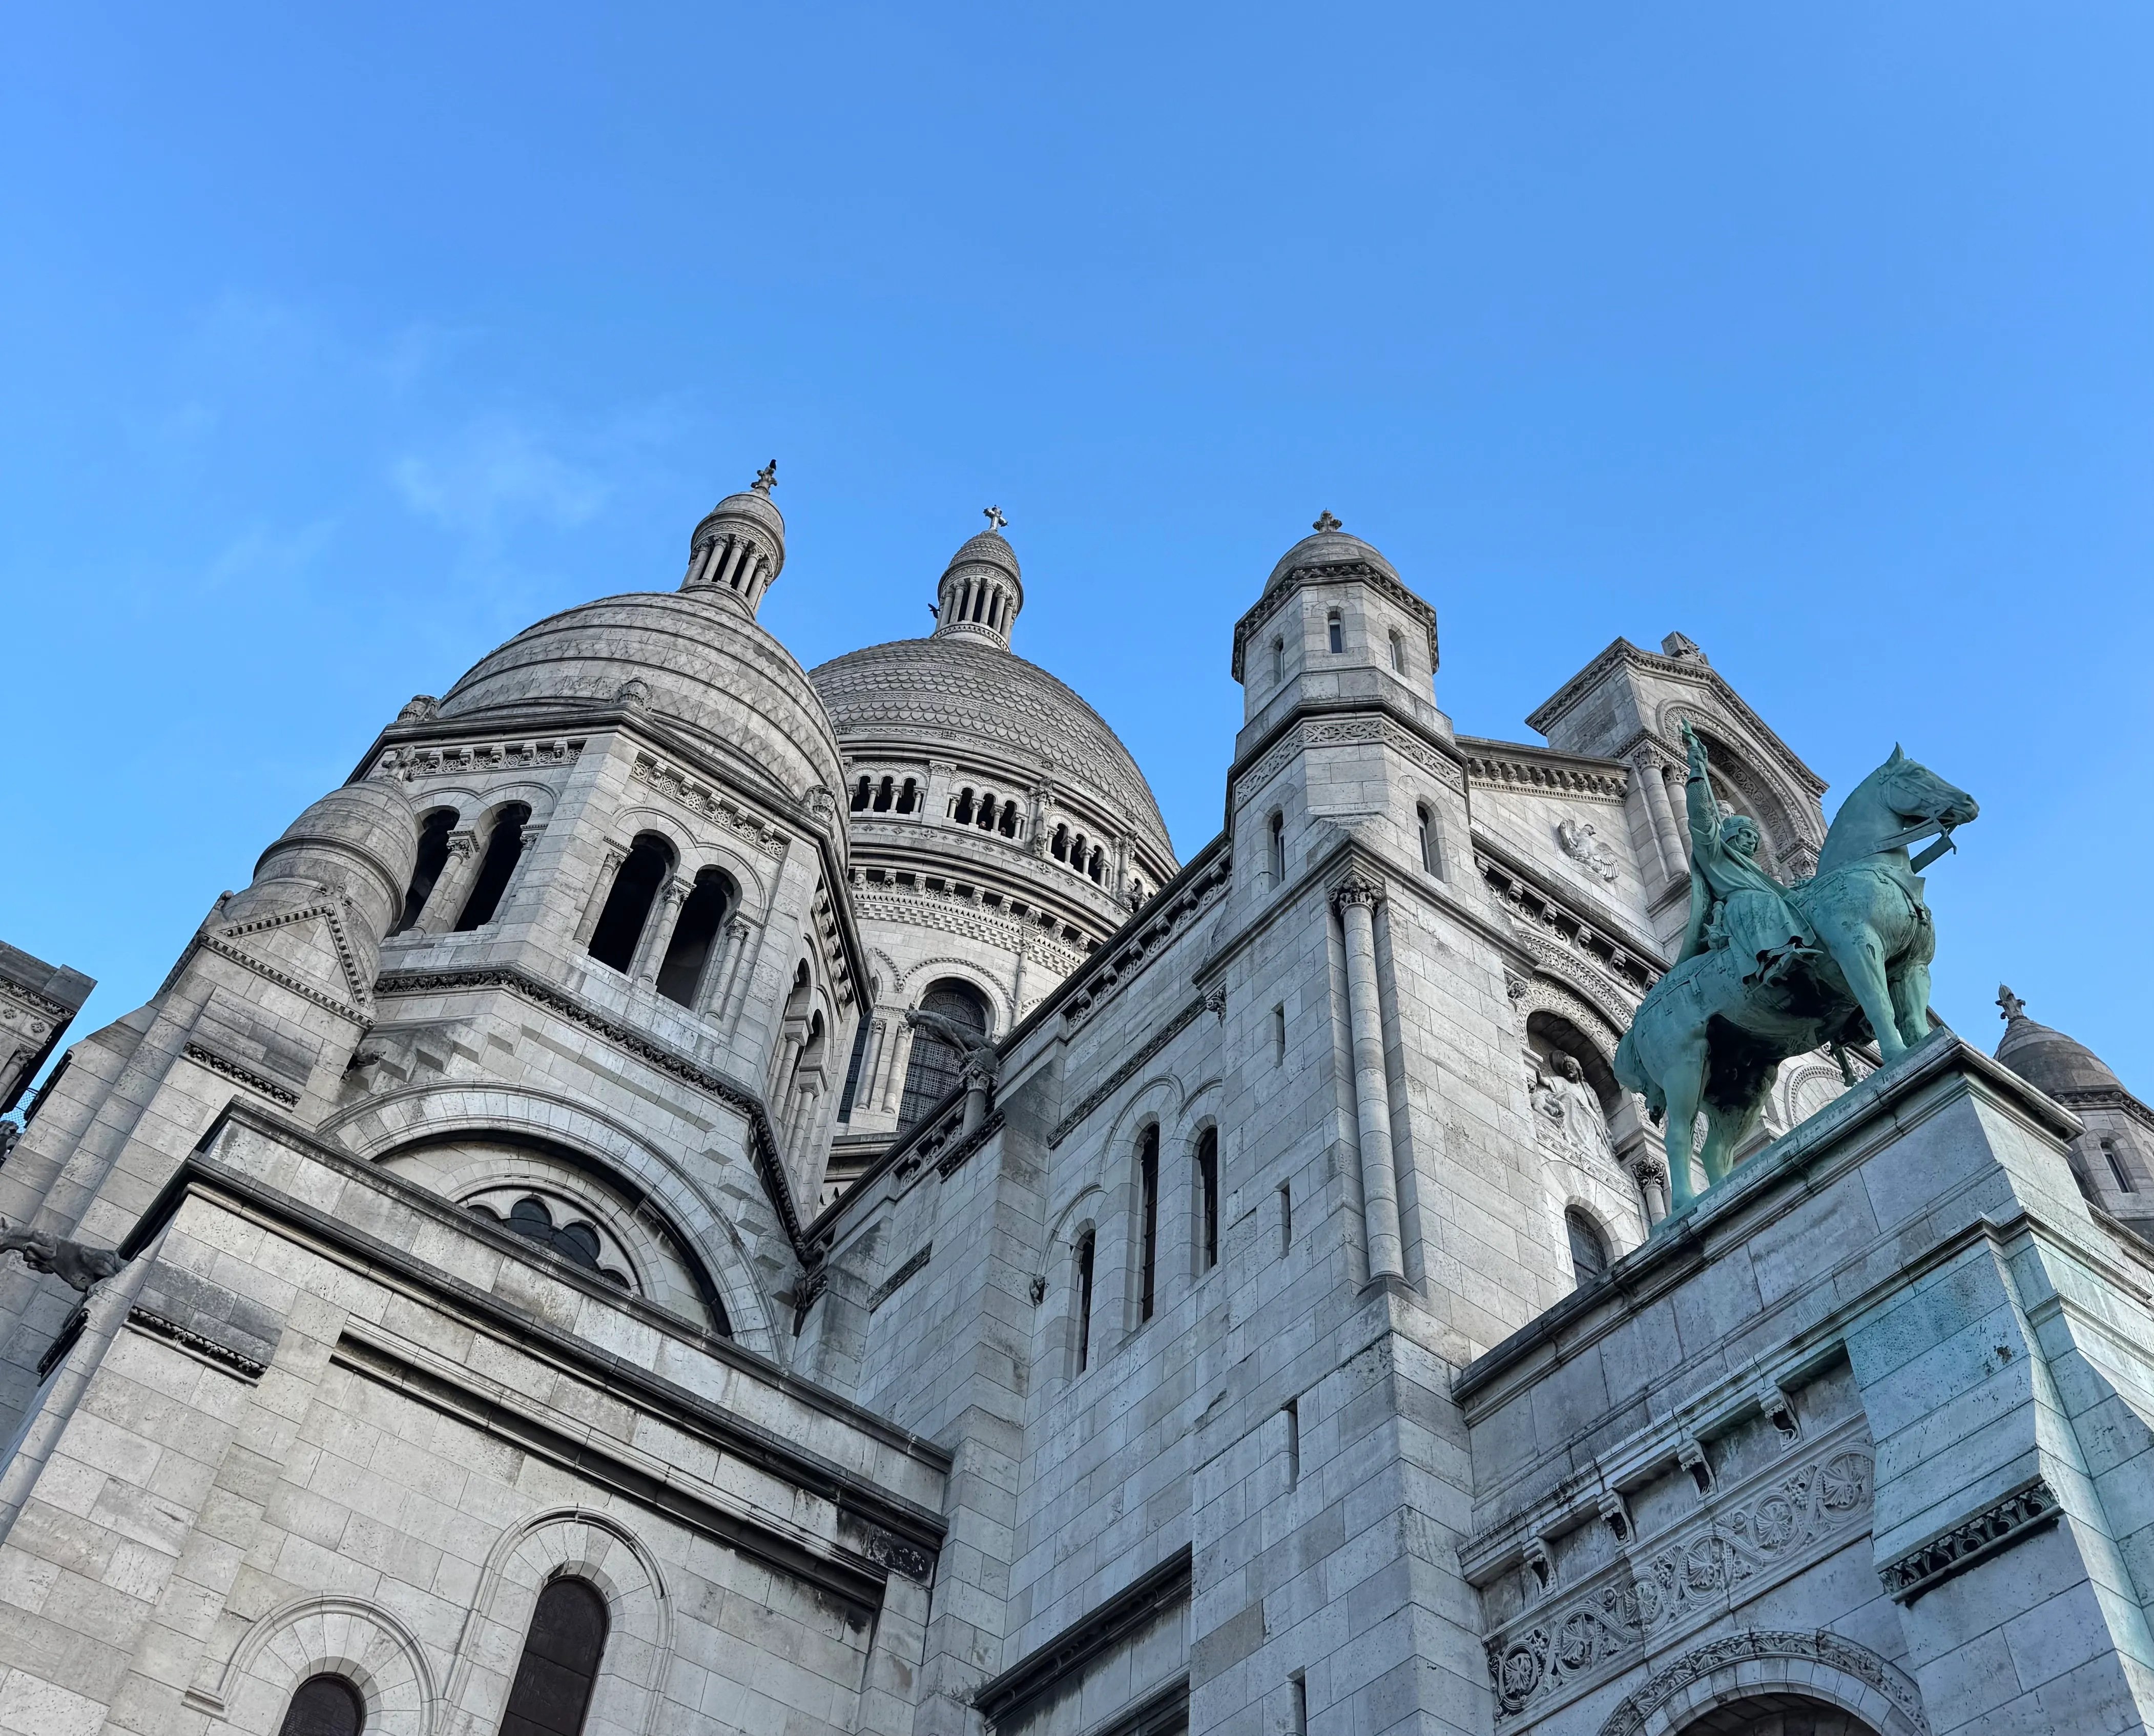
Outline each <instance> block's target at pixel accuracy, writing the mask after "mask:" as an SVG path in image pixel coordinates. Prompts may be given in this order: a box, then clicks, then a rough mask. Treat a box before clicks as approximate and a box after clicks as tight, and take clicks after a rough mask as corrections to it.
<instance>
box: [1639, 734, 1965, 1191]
mask: <svg viewBox="0 0 2154 1736" xmlns="http://www.w3.org/2000/svg"><path fill="white" fill-rule="evenodd" d="M1682 732H1683V743H1684V746H1685V748H1687V750H1688V753H1689V757H1690V774H1689V779H1688V781H1687V784H1685V786H1684V807H1685V809H1686V810H1687V815H1688V818H1689V821H1690V838H1691V863H1690V921H1689V923H1688V925H1687V927H1686V928H1685V929H1684V931H1683V939H1682V947H1680V948H1679V949H1678V951H1677V957H1676V963H1675V965H1674V967H1673V968H1672V969H1671V970H1670V971H1669V972H1668V973H1667V975H1666V976H1665V977H1662V978H1661V979H1660V981H1659V982H1657V983H1655V984H1654V985H1653V986H1652V988H1651V989H1650V990H1649V991H1648V992H1647V993H1646V998H1645V1000H1644V1001H1643V1002H1642V1003H1641V1004H1640V1006H1639V1008H1638V1011H1637V1014H1636V1017H1635V1018H1633V1019H1631V1029H1629V1030H1628V1031H1626V1033H1625V1034H1624V1036H1623V1040H1622V1041H1621V1043H1620V1044H1617V1045H1616V1077H1617V1078H1618V1079H1620V1080H1621V1081H1622V1082H1623V1084H1624V1085H1625V1086H1626V1087H1627V1088H1628V1089H1629V1090H1634V1091H1636V1092H1637V1093H1639V1094H1640V1095H1641V1096H1643V1097H1644V1098H1645V1100H1646V1105H1647V1107H1648V1108H1649V1109H1650V1110H1651V1111H1652V1113H1653V1116H1654V1117H1655V1119H1656V1120H1657V1121H1660V1122H1661V1126H1662V1131H1663V1135H1664V1137H1665V1140H1666V1143H1667V1160H1668V1200H1669V1204H1670V1207H1671V1208H1672V1209H1675V1208H1681V1207H1682V1206H1685V1205H1687V1204H1688V1203H1689V1202H1690V1200H1691V1199H1692V1197H1693V1194H1694V1192H1695V1189H1694V1188H1693V1187H1692V1178H1691V1162H1692V1157H1693V1156H1696V1158H1697V1161H1698V1162H1700V1163H1702V1165H1703V1167H1704V1169H1705V1176H1706V1184H1707V1186H1708V1187H1710V1186H1711V1185H1712V1183H1713V1182H1718V1181H1719V1180H1721V1179H1722V1178H1723V1177H1724V1176H1726V1174H1727V1173H1728V1162H1729V1160H1730V1158H1731V1156H1733V1152H1734V1151H1735V1149H1736V1148H1737V1147H1738V1146H1740V1145H1741V1144H1742V1142H1743V1140H1744V1139H1745V1138H1746V1137H1747V1136H1748V1135H1749V1132H1750V1130H1751V1129H1752V1128H1753V1127H1754V1126H1757V1124H1758V1116H1760V1115H1762V1114H1763V1113H1764V1108H1765V1100H1766V1096H1767V1095H1768V1093H1769V1092H1770V1091H1771V1090H1772V1088H1773V1081H1774V1078H1775V1076H1776V1075H1778V1074H1779V1070H1780V1063H1781V1062H1782V1061H1784V1060H1786V1059H1789V1058H1790V1057H1791V1056H1794V1055H1798V1054H1806V1053H1808V1052H1809V1051H1810V1050H1812V1049H1820V1048H1824V1047H1828V1046H1829V1047H1830V1048H1832V1049H1834V1050H1835V1053H1837V1052H1838V1051H1840V1049H1842V1048H1843V1047H1844V1045H1845V1044H1850V1043H1859V1042H1862V1041H1864V1040H1866V1039H1874V1040H1875V1041H1876V1044H1877V1049H1878V1052H1879V1053H1880V1054H1881V1055H1882V1056H1883V1057H1884V1059H1885V1065H1886V1066H1888V1067H1889V1066H1891V1065H1892V1063H1893V1062H1894V1061H1896V1060H1897V1059H1899V1058H1900V1057H1901V1055H1903V1054H1906V1052H1907V1051H1908V1049H1910V1048H1912V1046H1913V1045H1914V1044H1917V1043H1919V1042H1921V1041H1922V1039H1923V1038H1924V1037H1926V1036H1927V1035H1928V1034H1929V1031H1930V1016H1929V998H1930V961H1931V960H1932V958H1933V957H1936V955H1937V936H1936V932H1935V930H1934V929H1933V928H1932V926H1931V923H1930V912H1929V909H1928V906H1927V905H1925V904H1924V903H1923V901H1922V877H1921V876H1922V870H1923V869H1924V868H1926V867H1927V866H1928V865H1930V864H1931V863H1932V861H1934V860H1936V859H1937V857H1938V856H1939V855H1942V853H1943V852H1944V851H1946V850H1949V849H1951V848H1952V831H1953V829H1954V828H1956V827H1958V826H1963V825H1966V824H1967V823H1968V821H1969V820H1971V819H1974V817H1975V815H1976V813H1977V811H1978V810H1977V809H1976V806H1975V801H1974V798H1973V797H1972V796H1970V795H1969V794H1967V792H1966V791H1965V790H1963V789H1954V788H1953V787H1952V785H1951V784H1947V783H1946V782H1945V781H1944V779H1942V778H1940V777H1938V776H1937V774H1935V773H1933V772H1931V771H1929V770H1927V768H1924V767H1922V766H1920V765H1917V763H1915V762H1914V761H1913V760H1912V759H1909V758H1906V755H1904V754H1903V753H1901V751H1900V750H1899V749H1898V748H1894V749H1893V750H1892V757H1891V758H1890V759H1888V760H1887V761H1886V762H1885V763H1884V764H1883V765H1881V766H1880V767H1878V768H1877V769H1876V771H1874V772H1872V773H1871V774H1870V775H1869V776H1868V777H1867V778H1865V779H1863V780H1862V782H1861V783H1860V784H1857V785H1856V786H1855V789H1854V790H1853V792H1852V793H1851V794H1850V795H1849V796H1848V798H1847V799H1846V800H1845V802H1843V803H1842V804H1840V812H1839V814H1837V815H1836V816H1835V818H1834V819H1833V823H1832V826H1831V829H1830V830H1829V831H1828V832H1827V833H1826V835H1825V848H1824V850H1822V851H1820V853H1819V856H1818V870H1817V873H1816V875H1815V876H1814V877H1812V878H1811V879H1809V880H1806V881H1800V882H1799V883H1798V884H1796V885H1794V886H1782V885H1781V884H1780V883H1779V881H1777V880H1775V879H1774V877H1773V876H1771V875H1770V874H1769V873H1767V872H1766V871H1765V870H1764V868H1762V867H1760V866H1759V865H1758V861H1757V853H1758V827H1757V824H1756V822H1755V821H1753V820H1752V819H1750V818H1749V816H1748V815H1747V814H1728V816H1726V817H1725V818H1723V816H1722V814H1721V811H1720V804H1719V802H1718V799H1716V798H1715V796H1714V794H1713V789H1712V776H1711V774H1710V773H1709V772H1708V770H1707V766H1706V758H1705V744H1704V743H1702V742H1701V741H1699V740H1698V738H1697V736H1696V734H1694V733H1692V730H1691V728H1690V726H1689V725H1688V724H1687V723H1686V724H1684V725H1683V727H1682ZM1932 836H1937V842H1936V843H1935V844H1933V845H1931V846H1930V848H1929V849H1927V850H1924V851H1923V852H1922V855H1920V856H1918V857H1916V858H1915V859H1914V860H1912V861H1911V860H1909V859H1908V855H1907V846H1908V845H1910V844H1912V843H1914V842H1916V841H1917V840H1921V839H1924V838H1928V837H1932ZM1840 1065H1841V1067H1842V1069H1843V1070H1845V1068H1846V1065H1847V1064H1846V1060H1845V1056H1844V1055H1843V1056H1842V1057H1841V1059H1840ZM1701 1109H1702V1110H1703V1111H1704V1112H1705V1124H1706V1132H1705V1142H1704V1145H1703V1146H1702V1148H1700V1149H1697V1151H1693V1149H1692V1148H1693V1145H1694V1143H1695V1134H1694V1129H1695V1127H1696V1125H1697V1115H1698V1111H1700V1110H1701Z"/></svg>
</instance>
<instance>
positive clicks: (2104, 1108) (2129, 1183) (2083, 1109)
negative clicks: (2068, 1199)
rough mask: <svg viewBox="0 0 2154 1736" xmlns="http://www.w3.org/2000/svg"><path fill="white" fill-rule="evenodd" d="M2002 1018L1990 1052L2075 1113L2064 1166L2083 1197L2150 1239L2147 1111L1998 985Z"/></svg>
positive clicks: (2152, 1124)
mask: <svg viewBox="0 0 2154 1736" xmlns="http://www.w3.org/2000/svg"><path fill="white" fill-rule="evenodd" d="M1997 1005H1998V1009H1999V1011H2000V1013H2001V1014H2002V1016H2003V1019H2004V1034H2003V1037H2002V1038H2000V1039H1998V1044H1997V1059H1998V1060H2000V1061H2002V1062H2003V1064H2004V1065H2006V1066H2008V1067H2009V1068H2010V1069H2011V1070H2013V1071H2014V1073H2016V1074H2018V1075H2019V1076H2020V1077H2021V1078H2022V1079H2024V1080H2026V1081H2027V1083H2028V1084H2029V1085H2033V1086H2034V1088H2035V1089H2036V1090H2039V1091H2043V1092H2046V1093H2047V1094H2048V1095H2050V1096H2052V1097H2054V1098H2055V1099H2056V1100H2057V1101H2058V1102H2060V1103H2061V1104H2063V1105H2065V1108H2067V1109H2069V1110H2070V1111H2071V1112H2072V1113H2073V1114H2074V1115H2075V1116H2078V1117H2079V1118H2080V1121H2081V1123H2082V1124H2084V1126H2085V1130H2086V1131H2085V1132H2083V1133H2082V1134H2080V1136H2079V1137H2078V1138H2077V1139H2075V1140H2074V1141H2072V1143H2071V1146H2070V1161H2071V1166H2072V1173H2073V1175H2074V1176H2075V1177H2076V1178H2077V1179H2078V1182H2079V1184H2080V1189H2081V1191H2082V1192H2085V1195H2086V1196H2087V1197H2088V1198H2089V1199H2090V1200H2092V1201H2094V1202H2095V1204H2097V1205H2099V1206H2100V1207H2102V1208H2104V1209H2105V1210H2106V1211H2109V1212H2111V1213H2114V1214H2115V1215H2116V1217H2118V1218H2121V1219H2122V1220H2123V1221H2124V1222H2125V1223H2128V1224H2130V1225H2131V1227H2132V1228H2134V1229H2136V1230H2137V1231H2138V1232H2139V1233H2141V1235H2144V1236H2148V1237H2149V1238H2150V1239H2154V1113H2150V1112H2149V1111H2148V1109H2147V1107H2146V1105H2145V1104H2144V1103H2142V1102H2141V1101H2140V1100H2139V1099H2138V1098H2137V1097H2136V1096H2134V1095H2132V1094H2131V1092H2130V1091H2129V1090H2126V1089H2125V1086H2124V1082H2123V1081H2122V1080H2120V1079H2118V1078H2117V1076H2116V1074H2115V1073H2113V1072H2111V1070H2110V1068H2109V1066H2108V1064H2107V1063H2106V1062H2105V1061H2104V1060H2103V1059H2101V1057H2100V1056H2099V1055H2097V1054H2095V1052H2094V1051H2093V1050H2092V1049H2089V1048H2088V1047H2087V1046H2086V1044H2084V1043H2082V1042H2080V1040H2079V1039H2077V1038H2075V1037H2068V1036H2066V1035H2065V1034H2064V1033H2063V1032H2062V1031H2058V1030H2052V1029H2050V1028H2049V1026H2048V1025H2046V1024H2036V1023H2035V1022H2034V1020H2033V1019H2029V1017H2028V1016H2027V1003H2026V1002H2024V1001H2023V1000H2022V999H2020V998H2019V996H2018V995H2016V994H2014V993H2013V992H2012V991H2011V990H2010V989H2009V988H2006V987H2004V986H2003V985H2002V984H2000V985H1999V986H1998V990H1997Z"/></svg>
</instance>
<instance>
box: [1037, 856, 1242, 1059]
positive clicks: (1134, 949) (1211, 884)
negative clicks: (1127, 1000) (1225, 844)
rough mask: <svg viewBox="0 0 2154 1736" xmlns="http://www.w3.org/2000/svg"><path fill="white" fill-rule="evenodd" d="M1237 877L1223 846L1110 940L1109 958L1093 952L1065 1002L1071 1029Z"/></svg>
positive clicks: (1183, 928) (1157, 952) (1134, 976)
mask: <svg viewBox="0 0 2154 1736" xmlns="http://www.w3.org/2000/svg"><path fill="white" fill-rule="evenodd" d="M1233 876H1234V863H1233V857H1232V856H1231V855H1228V852H1227V851H1225V850H1221V851H1220V852H1219V855H1218V856H1217V859H1216V860H1213V861H1212V864H1211V865H1210V866H1208V867H1207V868H1206V869H1205V870H1204V871H1203V872H1202V873H1201V874H1198V875H1197V876H1193V877H1192V879H1191V880H1190V881H1188V882H1187V884H1186V885H1184V886H1182V888H1181V889H1180V890H1179V891H1176V892H1175V893H1174V894H1173V895H1172V896H1171V897H1170V896H1160V897H1157V898H1155V899H1154V900H1153V901H1151V903H1150V904H1148V905H1146V906H1145V909H1144V913H1143V915H1142V916H1141V917H1139V918H1137V919H1136V920H1134V921H1132V922H1129V923H1127V924H1125V925H1124V927H1123V928H1122V931H1121V932H1120V934H1118V935H1117V936H1116V937H1115V938H1114V939H1113V940H1112V941H1110V942H1108V951H1107V956H1106V957H1104V958H1100V957H1097V955H1095V964H1094V967H1093V968H1092V969H1091V970H1090V971H1089V972H1088V973H1086V974H1085V980H1084V981H1083V982H1082V983H1079V984H1078V985H1077V987H1076V988H1075V990H1074V992H1073V993H1071V994H1070V995H1069V998H1068V999H1066V1000H1065V1001H1064V1002H1063V1003H1062V1017H1063V1019H1064V1022H1065V1023H1066V1024H1068V1025H1069V1028H1070V1029H1072V1030H1074V1029H1076V1028H1077V1027H1078V1026H1079V1025H1081V1024H1084V1023H1085V1020H1086V1019H1089V1018H1090V1017H1091V1015H1092V1014H1094V1013H1095V1011H1097V1010H1098V1009H1099V1008H1100V1007H1102V1006H1104V1005H1105V1004H1106V1003H1107V1002H1109V1001H1110V1000H1112V999H1113V998H1115V995H1116V994H1118V993H1120V991H1121V989H1122V987H1123V985H1124V984H1125V983H1129V982H1131V980H1133V979H1134V978H1136V976H1137V975H1138V973H1140V972H1141V971H1142V970H1143V969H1144V968H1145V967H1146V965H1148V964H1150V963H1151V961H1152V960H1153V959H1154V958H1156V957H1158V956H1159V955H1160V953H1161V952H1162V951H1163V950H1164V949H1165V948H1166V946H1167V945H1168V943H1169V942H1171V941H1173V940H1174V939H1175V938H1176V937H1177V936H1178V935H1180V934H1182V932H1185V931H1186V930H1187V928H1188V927H1189V926H1190V924H1191V923H1192V922H1195V921H1196V920H1197V917H1199V916H1201V915H1202V914H1203V913H1204V912H1205V911H1208V910H1210V909H1211V908H1212V906H1213V905H1214V904H1215V903H1217V901H1218V900H1219V899H1220V898H1222V897H1223V896H1225V895H1226V891H1227V886H1228V882H1229V881H1232V880H1233Z"/></svg>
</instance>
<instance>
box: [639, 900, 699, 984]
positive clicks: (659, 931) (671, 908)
mask: <svg viewBox="0 0 2154 1736" xmlns="http://www.w3.org/2000/svg"><path fill="white" fill-rule="evenodd" d="M687 896H688V882H687V881H685V880H683V879H681V876H679V875H677V874H676V875H675V876H672V877H671V879H670V880H668V881H666V884H665V885H664V886H661V887H660V888H659V891H658V896H657V897H656V898H654V899H653V900H651V909H650V911H648V912H647V913H646V915H645V917H644V918H643V933H642V936H641V938H640V939H639V940H638V941H637V942H636V943H635V963H634V967H633V968H631V969H630V972H629V975H630V976H631V977H633V978H635V980H636V981H637V982H639V983H655V982H656V981H657V980H658V965H659V961H660V960H661V959H662V958H664V957H665V956H666V940H667V938H668V937H670V936H671V934H672V932H673V919H674V918H675V917H677V916H678V915H679V914H680V913H681V901H682V900H683V899H685V898H686V897H687Z"/></svg>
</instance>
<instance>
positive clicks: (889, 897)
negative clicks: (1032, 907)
mask: <svg viewBox="0 0 2154 1736" xmlns="http://www.w3.org/2000/svg"><path fill="white" fill-rule="evenodd" d="M853 910H854V912H855V914H856V915H857V916H859V917H860V918H861V919H862V920H863V921H866V922H889V923H892V924H895V925H899V926H902V927H913V928H939V929H941V930H942V932H944V933H945V934H955V935H959V936H962V937H963V938H965V939H967V940H972V941H980V942H984V943H985V944H987V945H988V946H991V947H1000V948H1002V949H1003V950H1004V951H1006V952H1019V951H1022V952H1023V953H1024V955H1025V957H1027V958H1028V959H1030V960H1032V961H1033V962H1035V963H1037V964H1038V965H1039V967H1040V968H1042V969H1044V970H1048V971H1052V972H1053V973H1054V974H1055V975H1056V976H1057V977H1058V978H1059V977H1067V976H1069V975H1070V974H1071V973H1074V971H1075V970H1076V968H1078V966H1080V965H1081V964H1082V963H1084V962H1085V955H1084V954H1083V953H1082V952H1079V951H1077V949H1076V948H1075V947H1068V946H1064V944H1063V943H1062V942H1060V941H1059V940H1052V939H1049V937H1048V934H1049V931H1048V930H1047V929H1045V928H1044V927H1034V925H1033V924H1031V923H1030V922H1026V921H1024V920H1023V919H1022V918H1019V917H1012V916H1008V915H1005V914H1003V913H1002V912H999V911H995V910H994V909H993V908H991V907H990V906H988V905H986V904H984V903H982V902H979V901H976V900H974V899H972V898H968V897H966V896H964V895H962V893H957V892H937V891H933V890H932V889H930V888H928V887H925V886H922V887H920V888H917V889H915V890H906V891H901V890H899V889H898V888H896V887H895V886H890V885H887V884H880V885H879V884H878V883H876V882H875V881H867V880H862V881H855V884H854V886H853Z"/></svg>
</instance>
